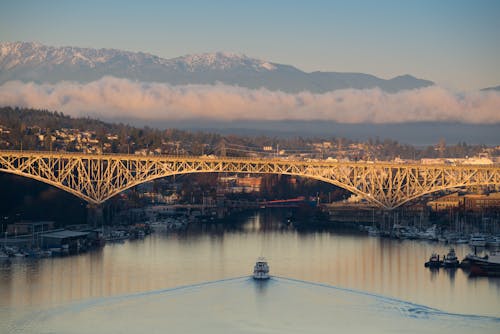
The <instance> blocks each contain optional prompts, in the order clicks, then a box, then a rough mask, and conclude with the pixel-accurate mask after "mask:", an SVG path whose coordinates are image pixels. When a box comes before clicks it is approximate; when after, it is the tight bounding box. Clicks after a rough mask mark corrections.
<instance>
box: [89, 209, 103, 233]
mask: <svg viewBox="0 0 500 334" xmlns="http://www.w3.org/2000/svg"><path fill="white" fill-rule="evenodd" d="M103 223H104V215H103V210H102V204H88V205H87V224H89V225H90V226H93V227H98V226H102V225H103Z"/></svg>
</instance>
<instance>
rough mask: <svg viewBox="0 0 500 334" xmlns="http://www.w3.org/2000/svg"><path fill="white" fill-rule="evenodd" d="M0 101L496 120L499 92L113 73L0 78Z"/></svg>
mask: <svg viewBox="0 0 500 334" xmlns="http://www.w3.org/2000/svg"><path fill="white" fill-rule="evenodd" d="M0 105H2V106H19V107H32V108H41V109H49V110H57V111H62V112H63V113H65V114H69V115H72V116H83V115H91V116H102V117H106V118H111V117H121V118H124V117H128V118H137V119H144V120H202V119H211V120H331V121H337V122H341V123H401V122H421V121H447V122H462V123H476V124H481V123H500V93H499V92H495V91H489V92H469V93H455V92H452V91H450V90H447V89H444V88H441V87H438V86H432V87H427V88H421V89H415V90H408V91H401V92H398V93H386V92H383V91H381V90H379V89H369V90H354V89H346V90H338V91H333V92H327V93H323V94H313V93H310V92H301V93H296V94H290V93H284V92H277V91H270V90H267V89H256V90H255V89H248V88H242V87H235V86H228V85H223V84H218V85H185V86H171V85H168V84H163V83H141V82H134V81H130V80H127V79H117V78H113V77H105V78H102V79H100V80H97V81H94V82H90V83H86V84H80V83H75V82H60V83H57V84H34V83H22V82H19V81H11V82H7V83H5V84H3V85H2V86H0Z"/></svg>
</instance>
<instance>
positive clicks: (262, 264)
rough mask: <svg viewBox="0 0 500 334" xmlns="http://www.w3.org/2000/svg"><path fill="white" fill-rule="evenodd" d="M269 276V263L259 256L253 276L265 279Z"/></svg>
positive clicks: (257, 278)
mask: <svg viewBox="0 0 500 334" xmlns="http://www.w3.org/2000/svg"><path fill="white" fill-rule="evenodd" d="M269 277H270V276H269V265H268V264H267V261H266V260H265V259H264V258H263V257H259V258H258V259H257V262H256V263H255V266H254V267H253V278H254V279H256V280H265V279H268V278H269Z"/></svg>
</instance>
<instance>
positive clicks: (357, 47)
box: [0, 0, 500, 90]
mask: <svg viewBox="0 0 500 334" xmlns="http://www.w3.org/2000/svg"><path fill="white" fill-rule="evenodd" d="M499 18H500V1H494V0H489V1H488V0H476V1H472V0H471V1H460V0H441V1H438V0H432V1H424V0H421V1H396V0H393V1H390V0H387V1H382V0H377V1H375V0H373V1H301V2H299V1H270V0H268V1H257V0H252V1H216V0H212V1H208V0H207V1H189V0H184V1H179V2H174V1H134V2H132V1H125V0H122V1H70V0H67V1H50V0H45V1H23V0H16V1H5V0H4V1H2V2H0V40H2V41H38V42H41V43H44V44H48V45H54V46H63V45H64V46H65V45H72V46H81V47H95V48H117V49H124V50H130V51H143V52H148V53H153V54H156V55H159V56H162V57H165V58H170V57H176V56H180V55H184V54H189V53H201V52H212V51H231V52H239V53H245V54H247V55H249V56H253V57H257V58H262V59H266V60H270V61H274V62H278V63H284V64H291V65H294V66H296V67H298V68H300V69H302V70H305V71H315V70H322V71H340V72H364V73H370V74H374V75H377V76H380V77H383V78H389V77H393V76H396V75H400V74H406V73H409V74H413V75H415V76H417V77H421V78H425V79H429V80H433V81H435V82H437V83H439V84H441V85H443V86H446V87H450V88H455V89H459V90H474V89H478V88H483V87H487V86H496V85H500V42H499V40H500V19H499Z"/></svg>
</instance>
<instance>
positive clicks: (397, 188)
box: [0, 151, 500, 209]
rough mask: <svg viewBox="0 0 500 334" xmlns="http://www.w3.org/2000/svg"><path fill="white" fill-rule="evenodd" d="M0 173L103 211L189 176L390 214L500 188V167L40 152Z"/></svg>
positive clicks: (2, 162)
mask: <svg viewBox="0 0 500 334" xmlns="http://www.w3.org/2000/svg"><path fill="white" fill-rule="evenodd" d="M0 171H3V172H6V173H11V174H15V175H20V176H24V177H27V178H31V179H35V180H38V181H41V182H45V183H48V184H50V185H53V186H55V187H58V188H60V189H63V190H65V191H67V192H69V193H71V194H74V195H75V196H78V197H79V198H81V199H83V200H85V201H87V202H89V203H90V204H97V205H98V204H101V203H103V202H104V201H106V200H107V199H109V198H111V197H113V196H115V195H116V194H118V193H120V192H122V191H124V190H126V189H128V188H131V187H134V186H136V185H138V184H141V183H144V182H147V181H151V180H154V179H158V178H163V177H166V176H171V175H178V174H188V173H223V172H224V173H225V172H228V173H252V174H285V175H295V176H302V177H308V178H313V179H316V180H321V181H324V182H328V183H331V184H334V185H336V186H339V187H341V188H344V189H347V190H349V191H351V192H352V193H354V194H358V195H361V196H362V197H363V198H365V199H366V200H368V201H369V202H371V203H373V204H375V205H377V206H379V207H382V208H386V209H394V208H396V207H398V206H400V205H402V204H404V203H406V202H408V201H410V200H412V199H415V198H418V197H420V196H422V195H425V194H428V193H432V192H435V191H440V190H445V189H448V188H456V187H469V186H481V185H500V166H470V165H467V166H466V165H461V166H449V165H420V164H399V163H391V162H374V163H369V162H327V161H312V162H310V161H298V160H285V159H258V158H229V157H215V158H210V157H173V156H136V155H125V154H104V155H103V154H82V153H62V152H35V151H0Z"/></svg>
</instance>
